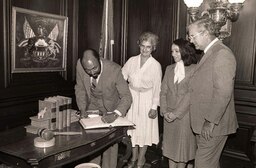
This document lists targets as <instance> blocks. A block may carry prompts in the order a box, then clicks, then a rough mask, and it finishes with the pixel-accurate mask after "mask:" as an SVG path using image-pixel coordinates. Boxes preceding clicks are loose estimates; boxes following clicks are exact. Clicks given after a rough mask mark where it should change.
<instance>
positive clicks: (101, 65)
mask: <svg viewBox="0 0 256 168" xmlns="http://www.w3.org/2000/svg"><path fill="white" fill-rule="evenodd" d="M100 67H101V69H100V74H99V75H98V77H97V79H96V82H97V83H98V81H99V79H100V75H101V74H102V71H103V62H102V60H100ZM90 79H91V81H92V77H90Z"/></svg>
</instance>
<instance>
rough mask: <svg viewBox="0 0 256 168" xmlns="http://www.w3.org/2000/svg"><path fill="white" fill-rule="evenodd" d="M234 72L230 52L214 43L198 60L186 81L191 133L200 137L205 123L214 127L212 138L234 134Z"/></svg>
mask: <svg viewBox="0 0 256 168" xmlns="http://www.w3.org/2000/svg"><path fill="white" fill-rule="evenodd" d="M235 72H236V60H235V57H234V55H233V53H232V51H231V50H230V49H229V48H228V47H227V46H225V45H224V44H223V43H222V42H221V41H217V42H216V43H214V44H213V46H211V47H210V48H209V50H208V51H207V52H206V53H205V55H204V56H203V57H202V59H201V61H200V62H199V64H198V65H197V67H196V69H195V72H194V74H193V75H192V77H191V80H190V88H189V90H190V96H191V98H190V115H191V126H192V129H193V131H194V132H195V133H197V134H201V130H202V127H203V124H204V121H205V120H208V121H210V122H212V123H214V124H215V127H214V129H213V133H212V135H213V136H219V135H228V134H231V133H235V132H236V129H237V128H238V123H237V118H236V112H235V104H234V81H235Z"/></svg>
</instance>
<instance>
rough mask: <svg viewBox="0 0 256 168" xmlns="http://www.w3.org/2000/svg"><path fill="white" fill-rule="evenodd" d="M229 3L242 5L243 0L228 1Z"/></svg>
mask: <svg viewBox="0 0 256 168" xmlns="http://www.w3.org/2000/svg"><path fill="white" fill-rule="evenodd" d="M228 1H229V3H244V1H245V0H228Z"/></svg>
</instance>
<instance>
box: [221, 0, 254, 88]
mask: <svg viewBox="0 0 256 168" xmlns="http://www.w3.org/2000/svg"><path fill="white" fill-rule="evenodd" d="M254 6H256V1H255V0H246V1H245V2H244V6H243V8H242V9H241V11H240V16H239V18H238V20H237V21H236V22H234V23H232V32H231V36H230V38H228V39H227V40H228V41H227V42H226V43H227V45H228V46H229V47H230V48H231V50H232V51H233V52H234V54H235V56H236V60H237V74H236V84H237V86H240V85H241V86H248V85H249V86H250V85H255V82H254V77H255V54H256V53H255V48H256V41H255V40H256V32H255V30H256V12H255V9H254ZM252 87H255V86H252Z"/></svg>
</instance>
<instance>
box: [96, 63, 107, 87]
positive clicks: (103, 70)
mask: <svg viewBox="0 0 256 168" xmlns="http://www.w3.org/2000/svg"><path fill="white" fill-rule="evenodd" d="M101 61H102V67H101V68H102V73H101V75H100V78H99V80H98V87H99V88H101V90H102V91H103V90H104V88H102V87H104V85H103V84H102V82H103V81H104V79H105V78H106V77H107V76H106V75H107V74H108V73H107V72H106V69H107V68H106V64H105V61H104V59H101Z"/></svg>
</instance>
